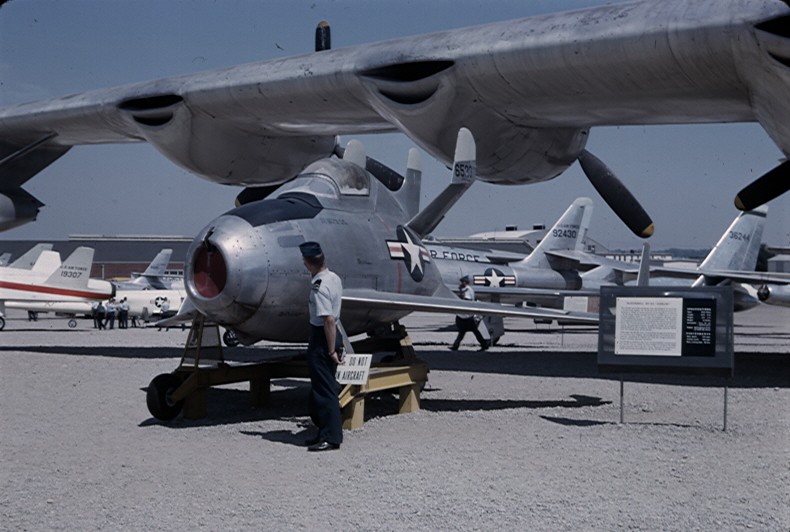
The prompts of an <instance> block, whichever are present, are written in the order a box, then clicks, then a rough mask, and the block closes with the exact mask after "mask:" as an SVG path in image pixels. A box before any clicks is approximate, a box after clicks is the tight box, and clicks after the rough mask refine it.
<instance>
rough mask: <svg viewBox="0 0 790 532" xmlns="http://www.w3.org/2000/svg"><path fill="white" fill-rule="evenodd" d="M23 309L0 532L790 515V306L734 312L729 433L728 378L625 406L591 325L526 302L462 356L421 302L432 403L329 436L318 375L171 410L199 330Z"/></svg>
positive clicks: (540, 526)
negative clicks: (312, 420)
mask: <svg viewBox="0 0 790 532" xmlns="http://www.w3.org/2000/svg"><path fill="white" fill-rule="evenodd" d="M10 318H12V319H10V320H9V321H8V325H7V326H6V330H5V331H3V332H2V333H0V376H1V377H2V385H1V388H0V426H1V427H2V429H1V431H2V432H0V434H1V436H0V459H1V460H2V463H1V464H0V466H1V467H0V529H2V530H14V531H16V530H127V529H138V530H144V529H164V530H176V529H182V528H185V527H189V528H190V529H197V530H221V529H227V530H252V529H267V530H283V529H297V530H340V529H345V530H494V529H502V528H505V527H507V528H509V529H521V530H552V531H553V530H618V529H623V530H683V531H687V530H744V529H754V530H782V531H787V530H788V529H790V504H788V501H790V407H789V406H788V405H790V309H781V308H776V307H766V308H760V309H755V310H752V311H749V312H746V313H741V314H738V315H736V377H735V378H734V379H733V381H732V382H731V384H730V387H729V390H728V427H727V431H726V432H724V431H723V430H722V424H723V397H724V391H723V387H722V382H721V381H717V380H716V379H708V380H706V381H700V380H691V379H683V378H680V377H661V378H652V379H646V378H644V377H634V380H628V381H627V382H626V384H625V395H624V411H625V423H624V424H619V423H618V422H619V415H620V397H619V381H618V380H612V379H611V378H607V377H606V376H601V375H599V374H598V372H597V370H596V365H595V356H596V355H595V350H596V348H597V336H596V333H595V331H589V330H587V331H581V332H580V331H578V330H577V331H570V330H569V331H565V332H564V333H561V332H560V331H559V330H557V329H556V328H555V329H551V328H548V327H547V326H535V325H533V324H532V322H531V321H509V322H507V323H506V325H507V326H508V328H509V332H508V333H507V334H506V336H505V337H504V338H503V339H502V341H501V342H500V345H499V346H497V347H495V348H493V349H492V350H491V351H490V352H488V353H477V352H475V351H474V346H473V344H471V343H468V344H467V345H465V346H463V347H462V349H464V348H465V349H467V351H461V352H458V353H451V352H449V351H448V350H447V349H446V346H447V345H448V344H449V343H450V342H451V341H452V339H453V338H454V332H452V330H451V329H449V328H447V327H445V325H446V324H448V323H450V322H451V321H452V320H451V319H448V318H445V317H436V316H430V315H425V314H417V315H414V316H412V317H410V318H409V319H408V320H406V321H405V324H406V326H407V327H408V328H409V330H410V331H411V335H412V339H413V340H414V342H415V344H416V347H417V350H418V354H419V356H420V357H422V358H423V359H425V360H426V361H428V363H429V365H430V367H431V373H430V381H429V383H428V385H427V387H426V389H425V391H424V392H423V395H422V409H421V410H420V412H418V413H416V414H408V415H395V414H394V412H396V411H397V400H396V399H395V398H394V397H393V396H391V395H380V396H377V397H373V398H370V399H369V400H368V401H367V411H366V414H367V415H366V418H367V421H366V423H365V425H364V427H363V428H361V429H358V430H354V431H349V432H346V435H345V442H344V444H343V446H342V448H341V449H340V450H339V451H334V452H326V453H308V452H306V451H305V449H304V447H301V446H300V443H301V442H302V441H303V440H304V439H306V437H308V436H312V430H311V429H310V428H309V421H308V418H307V416H306V400H307V391H308V388H309V385H308V383H307V382H305V381H303V380H300V379H283V380H280V381H275V386H274V387H273V394H272V404H271V405H270V406H267V407H265V408H259V409H253V408H251V407H249V406H248V402H247V401H248V398H247V391H246V390H247V387H246V385H233V386H226V387H221V388H215V389H212V390H211V391H210V393H209V398H208V401H209V402H208V417H207V418H206V419H203V420H197V421H194V420H185V419H182V418H177V419H176V420H174V421H173V422H171V423H169V424H163V423H159V422H157V421H155V420H153V419H152V418H151V417H150V414H149V413H148V410H147V408H146V405H145V392H144V389H145V387H146V386H147V385H148V383H149V382H150V380H151V379H152V378H153V377H154V376H155V375H157V374H159V373H163V372H169V371H171V370H172V369H174V368H175V366H176V364H177V360H178V357H179V356H180V354H181V350H182V347H181V346H182V345H183V342H184V340H185V336H186V333H184V332H182V331H179V330H169V331H157V330H156V329H146V330H131V329H130V330H126V331H120V330H113V331H106V332H105V331H102V332H99V331H94V330H93V329H90V328H89V327H90V324H89V323H88V322H81V323H80V324H79V326H78V328H77V329H74V330H71V329H68V327H67V326H66V324H65V321H64V320H55V319H42V320H40V321H39V322H36V323H28V322H27V321H26V320H25V319H23V314H14V313H13V311H12V312H11V316H10ZM14 318H16V319H14ZM470 339H471V337H470ZM290 349H292V348H290V347H286V346H281V345H274V344H267V345H262V346H258V347H256V348H253V349H250V348H247V349H241V348H236V349H233V350H228V355H229V356H230V357H234V356H241V355H249V354H250V353H251V352H252V354H254V355H256V356H257V355H259V354H260V356H264V355H266V354H268V353H271V352H274V353H283V352H285V351H288V350H290Z"/></svg>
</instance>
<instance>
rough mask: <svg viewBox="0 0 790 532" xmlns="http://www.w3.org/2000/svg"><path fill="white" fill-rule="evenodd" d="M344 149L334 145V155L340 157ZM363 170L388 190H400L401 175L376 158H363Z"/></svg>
mask: <svg viewBox="0 0 790 532" xmlns="http://www.w3.org/2000/svg"><path fill="white" fill-rule="evenodd" d="M345 152H346V149H345V148H344V147H343V146H341V145H339V144H338V145H336V146H335V155H337V156H338V157H340V158H342V157H343V154H344V153H345ZM365 170H367V171H368V172H370V173H371V174H372V175H373V177H375V178H376V179H378V180H379V181H381V183H382V184H383V185H384V186H385V187H387V188H388V189H390V190H393V191H394V190H400V187H401V185H403V180H404V178H403V176H402V175H400V174H399V173H398V172H396V171H395V170H393V169H392V168H390V167H389V166H386V165H384V164H383V163H380V162H379V161H377V160H376V159H372V158H370V157H366V158H365Z"/></svg>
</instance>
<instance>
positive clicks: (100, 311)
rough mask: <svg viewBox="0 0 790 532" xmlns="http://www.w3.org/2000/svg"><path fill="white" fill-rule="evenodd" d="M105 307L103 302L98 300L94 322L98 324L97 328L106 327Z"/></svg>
mask: <svg viewBox="0 0 790 532" xmlns="http://www.w3.org/2000/svg"><path fill="white" fill-rule="evenodd" d="M106 319H107V307H105V306H104V303H102V302H101V301H99V304H98V305H96V323H98V325H99V330H102V329H106V328H107V323H106V321H105V320H106Z"/></svg>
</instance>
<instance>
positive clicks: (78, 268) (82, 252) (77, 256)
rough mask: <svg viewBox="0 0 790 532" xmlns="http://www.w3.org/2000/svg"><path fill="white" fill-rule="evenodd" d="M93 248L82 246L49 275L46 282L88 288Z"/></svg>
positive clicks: (61, 285) (54, 284)
mask: <svg viewBox="0 0 790 532" xmlns="http://www.w3.org/2000/svg"><path fill="white" fill-rule="evenodd" d="M93 253H94V251H93V248H89V247H85V246H80V247H78V248H77V249H75V250H74V252H73V253H72V254H71V255H69V257H68V258H67V259H66V260H64V261H63V264H61V265H60V268H58V269H57V270H55V273H53V274H52V275H50V276H49V279H47V281H46V284H48V285H53V286H60V287H68V288H83V289H84V288H87V287H88V280H89V279H90V274H91V266H93Z"/></svg>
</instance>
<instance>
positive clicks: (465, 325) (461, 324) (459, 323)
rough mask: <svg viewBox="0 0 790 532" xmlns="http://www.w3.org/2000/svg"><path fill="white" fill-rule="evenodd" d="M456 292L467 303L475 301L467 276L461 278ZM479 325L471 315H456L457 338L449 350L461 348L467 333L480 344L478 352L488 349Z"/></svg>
mask: <svg viewBox="0 0 790 532" xmlns="http://www.w3.org/2000/svg"><path fill="white" fill-rule="evenodd" d="M458 290H459V291H460V292H461V299H465V300H467V301H474V300H475V291H474V289H473V288H472V287H471V286H469V276H468V275H464V276H463V277H461V280H460V284H459V285H458ZM479 325H480V321H479V320H478V319H477V318H476V317H475V316H473V315H472V314H458V315H457V316H456V317H455V326H456V327H457V328H458V336H456V338H455V342H453V345H451V346H450V349H451V350H453V351H457V350H458V348H459V347H460V346H461V341H462V340H463V339H464V336H466V333H468V332H471V333H473V334H474V335H475V338H477V341H478V342H480V351H485V350H486V349H488V340H486V339H485V338H484V337H483V334H482V333H481V332H480V329H479Z"/></svg>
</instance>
